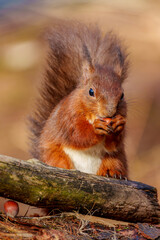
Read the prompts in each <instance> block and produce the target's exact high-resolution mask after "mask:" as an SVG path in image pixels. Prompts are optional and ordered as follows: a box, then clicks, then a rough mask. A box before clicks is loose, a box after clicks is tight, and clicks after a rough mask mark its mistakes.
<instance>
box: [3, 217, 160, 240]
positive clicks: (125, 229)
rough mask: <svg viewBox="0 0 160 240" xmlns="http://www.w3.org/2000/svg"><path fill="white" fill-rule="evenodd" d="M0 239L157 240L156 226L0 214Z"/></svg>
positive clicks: (94, 218) (158, 229)
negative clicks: (12, 216) (14, 216)
mask: <svg viewBox="0 0 160 240" xmlns="http://www.w3.org/2000/svg"><path fill="white" fill-rule="evenodd" d="M0 239H3V240H11V239H13V240H14V239H16V240H19V239H27V240H30V239H34V240H41V239H43V240H49V239H56V240H76V239H77V240H92V239H95V240H117V239H121V240H133V239H135V240H144V239H157V240H158V239H160V224H159V225H151V224H147V223H126V222H118V221H114V220H109V219H103V218H98V217H93V216H89V215H85V216H84V215H81V214H78V213H61V214H58V215H53V216H45V217H16V218H10V217H9V218H7V217H6V216H5V215H4V214H1V215H0Z"/></svg>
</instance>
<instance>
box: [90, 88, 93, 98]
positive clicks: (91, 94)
mask: <svg viewBox="0 0 160 240" xmlns="http://www.w3.org/2000/svg"><path fill="white" fill-rule="evenodd" d="M89 95H90V96H91V97H94V91H93V89H92V88H90V89H89Z"/></svg>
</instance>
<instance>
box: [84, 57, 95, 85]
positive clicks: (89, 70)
mask: <svg viewBox="0 0 160 240" xmlns="http://www.w3.org/2000/svg"><path fill="white" fill-rule="evenodd" d="M92 73H94V68H93V66H92V65H91V64H90V63H89V62H88V61H87V60H84V62H83V64H82V78H83V79H84V81H87V80H88V79H90V77H91V75H92Z"/></svg>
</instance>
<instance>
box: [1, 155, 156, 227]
mask: <svg viewBox="0 0 160 240" xmlns="http://www.w3.org/2000/svg"><path fill="white" fill-rule="evenodd" d="M0 196H2V197H7V198H10V199H14V200H17V201H20V202H23V203H26V204H30V205H33V206H37V207H45V208H52V209H59V210H61V211H72V210H74V211H79V212H81V213H88V212H89V213H91V214H93V215H97V216H101V217H107V218H112V219H117V220H123V221H130V222H156V223H158V222H160V206H159V204H158V201H157V191H156V189H155V188H154V187H151V186H148V185H146V184H142V183H138V182H133V181H125V180H117V179H111V178H105V177H100V176H95V175H90V174H85V173H81V172H79V171H75V170H65V169H60V168H53V167H51V166H47V165H46V164H44V163H42V162H40V161H38V160H36V159H30V160H28V161H23V160H18V159H15V158H11V157H7V156H2V155H0Z"/></svg>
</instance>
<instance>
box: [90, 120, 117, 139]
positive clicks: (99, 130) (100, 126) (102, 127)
mask: <svg viewBox="0 0 160 240" xmlns="http://www.w3.org/2000/svg"><path fill="white" fill-rule="evenodd" d="M111 120H112V119H111V118H108V119H107V120H103V119H100V118H98V119H95V120H94V122H93V128H94V132H95V133H96V134H99V135H110V134H111V133H112V132H113V130H112V127H111V126H109V123H110V121H111Z"/></svg>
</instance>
